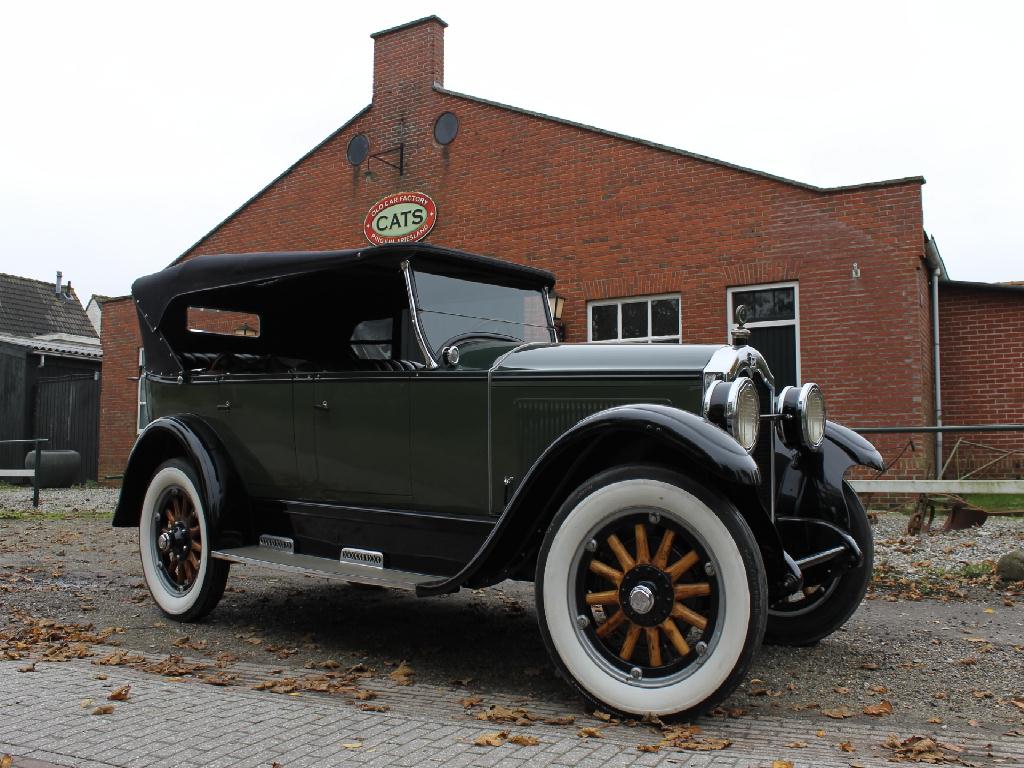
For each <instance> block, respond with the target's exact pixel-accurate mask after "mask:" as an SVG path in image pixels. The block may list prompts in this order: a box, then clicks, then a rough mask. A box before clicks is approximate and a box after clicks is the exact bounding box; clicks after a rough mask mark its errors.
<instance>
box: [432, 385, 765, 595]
mask: <svg viewBox="0 0 1024 768" xmlns="http://www.w3.org/2000/svg"><path fill="white" fill-rule="evenodd" d="M636 463H643V464H657V465H661V466H665V467H668V468H671V469H674V470H676V471H680V472H683V473H684V474H687V475H689V476H691V477H693V478H694V479H695V480H697V481H698V482H702V483H704V484H706V485H708V486H710V487H711V488H713V489H714V490H717V491H718V492H720V493H722V494H723V495H725V496H727V497H729V498H730V500H732V501H733V503H735V504H736V506H737V507H738V508H739V509H740V510H741V512H742V513H743V515H744V517H745V518H747V522H748V523H749V524H750V527H751V529H752V530H753V531H754V534H755V536H756V537H757V539H758V541H759V542H761V543H763V547H764V549H763V554H764V556H765V562H766V567H767V568H768V569H769V571H770V573H769V579H770V580H771V578H772V573H774V572H777V571H780V569H784V568H785V565H784V563H783V562H782V547H781V545H780V544H779V539H778V535H777V533H776V532H775V528H774V526H773V525H772V524H771V521H770V519H769V518H768V515H767V514H766V513H765V512H764V510H763V508H762V507H761V505H760V502H759V501H758V500H757V495H756V487H757V485H758V484H759V482H760V479H761V476H760V472H759V471H758V468H757V464H756V462H755V461H754V460H753V458H751V456H750V455H749V454H748V453H747V452H746V451H744V450H743V449H742V448H741V447H740V445H739V444H738V443H737V442H736V441H735V440H734V439H733V438H732V437H731V436H730V435H728V434H727V433H725V432H724V431H723V430H721V429H719V428H718V427H716V426H714V425H713V424H711V423H709V422H707V421H705V420H704V419H702V418H700V417H699V416H696V415H694V414H692V413H688V412H686V411H681V410H679V409H677V408H671V407H668V406H661V405H624V406H618V407H616V408H610V409H608V410H605V411H601V412H599V413H596V414H593V415H592V416H589V417H588V418H586V419H584V420H583V421H581V422H579V423H578V424H576V425H575V426H574V427H572V428H571V429H569V430H568V431H567V432H565V433H564V434H563V435H561V436H560V437H559V438H558V439H557V440H555V441H554V443H552V444H551V445H550V446H549V447H548V448H547V449H546V450H545V451H544V453H543V454H541V456H540V458H538V459H537V460H536V462H534V464H533V466H532V467H531V468H530V470H529V472H528V473H527V474H526V476H525V477H524V478H523V481H522V482H521V483H520V484H519V486H518V487H517V488H516V492H515V494H514V495H513V497H512V499H511V500H510V501H509V503H508V504H507V505H506V507H505V511H504V512H503V513H502V515H501V517H500V518H499V519H498V522H497V524H496V525H495V526H494V529H493V530H492V532H491V534H490V536H488V538H487V540H486V541H485V542H484V544H483V546H482V547H481V548H480V551H479V552H478V553H477V554H476V555H475V556H474V558H473V559H472V560H471V561H470V562H469V563H467V564H466V565H465V566H464V567H463V569H462V570H461V571H459V573H457V574H456V575H455V576H452V577H451V578H449V579H445V580H443V581H437V582H432V583H429V584H425V585H421V586H420V587H419V588H418V589H417V592H418V594H420V595H434V594H443V593H445V592H454V591H456V590H458V589H459V587H461V586H483V585H487V584H493V583H496V582H497V581H500V580H502V579H503V578H506V577H509V576H514V577H520V578H532V576H533V571H532V567H533V563H534V561H535V559H536V555H537V552H538V550H539V548H540V544H541V541H542V539H543V537H544V533H545V531H546V530H547V527H548V524H549V523H550V521H551V519H552V518H553V517H554V515H555V513H556V512H557V511H558V508H559V507H560V506H561V504H562V502H563V501H564V500H565V499H566V497H567V496H568V495H569V494H570V493H572V491H573V490H575V489H576V488H577V487H578V486H579V485H580V484H581V483H583V482H584V481H585V480H586V479H587V478H590V477H593V476H594V475H596V474H597V473H598V472H601V471H603V470H605V469H608V468H610V467H613V466H620V465H623V464H636ZM769 560H770V561H771V562H770V563H769Z"/></svg>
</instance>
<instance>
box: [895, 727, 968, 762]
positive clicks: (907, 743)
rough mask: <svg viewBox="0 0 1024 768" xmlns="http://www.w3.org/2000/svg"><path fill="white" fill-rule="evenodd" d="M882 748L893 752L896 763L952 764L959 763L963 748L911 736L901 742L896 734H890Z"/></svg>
mask: <svg viewBox="0 0 1024 768" xmlns="http://www.w3.org/2000/svg"><path fill="white" fill-rule="evenodd" d="M882 746H883V747H886V748H887V749H891V750H892V751H893V758H892V759H893V760H894V761H895V762H912V763H931V764H935V763H950V762H959V757H958V754H959V753H960V752H962V751H963V747H959V746H956V745H953V744H943V743H941V742H937V741H935V740H934V739H930V738H928V737H926V736H910V737H909V738H906V739H903V740H900V738H899V736H897V735H896V734H890V735H889V737H888V738H887V739H886V740H885V741H883V742H882Z"/></svg>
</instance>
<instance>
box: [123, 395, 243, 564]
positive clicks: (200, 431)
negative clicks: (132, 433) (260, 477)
mask: <svg viewBox="0 0 1024 768" xmlns="http://www.w3.org/2000/svg"><path fill="white" fill-rule="evenodd" d="M173 458H181V459H185V460H187V461H188V462H190V463H191V464H192V466H193V467H195V469H196V473H197V474H198V476H199V485H200V488H199V492H200V493H201V494H202V496H203V500H204V502H205V506H206V513H207V520H208V521H209V523H210V524H211V525H212V528H213V531H214V543H215V544H216V543H217V536H218V534H219V532H220V531H221V530H222V529H223V527H224V524H225V522H226V521H227V517H228V514H229V510H230V508H229V506H228V501H229V499H230V500H231V503H232V504H234V505H235V507H236V508H237V505H238V504H239V503H240V502H242V500H243V499H244V496H243V495H242V494H241V493H240V492H239V487H238V482H237V475H236V474H235V472H234V470H233V468H232V467H231V465H230V463H229V462H228V460H227V458H226V453H225V451H224V449H223V446H222V445H221V442H220V440H219V439H218V438H217V436H216V434H214V432H213V430H211V429H210V427H209V426H207V424H206V423H205V422H203V421H202V420H201V419H200V418H199V417H196V416H191V415H188V414H186V415H180V416H165V417H163V418H159V419H157V420H156V421H153V422H151V423H150V424H149V425H148V426H147V427H146V429H145V430H143V432H142V434H141V435H139V438H138V440H136V441H135V446H134V447H133V448H132V452H131V455H130V456H129V457H128V466H127V467H126V468H125V472H124V480H123V482H122V483H121V495H120V497H119V498H118V501H117V507H116V508H115V510H114V520H113V524H114V526H115V527H122V528H124V527H133V526H137V525H138V524H139V517H140V515H141V513H142V502H143V500H144V499H145V496H146V489H147V488H148V486H149V481H150V479H151V478H152V477H153V473H154V472H155V471H156V469H157V467H159V466H160V465H161V464H162V463H164V462H165V461H167V460H168V459H173Z"/></svg>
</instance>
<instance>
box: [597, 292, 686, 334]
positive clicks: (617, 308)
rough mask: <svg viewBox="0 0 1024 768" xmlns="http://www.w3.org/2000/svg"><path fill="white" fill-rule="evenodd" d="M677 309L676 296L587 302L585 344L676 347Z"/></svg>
mask: <svg viewBox="0 0 1024 768" xmlns="http://www.w3.org/2000/svg"><path fill="white" fill-rule="evenodd" d="M681 306H682V301H681V300H680V296H679V294H678V293H666V294H661V295H659V296H630V297H628V298H622V299H603V300H601V301H590V302H587V341H623V342H639V343H646V344H678V343H679V341H680V338H681V337H682V330H681V329H682V320H681V315H680V307H681Z"/></svg>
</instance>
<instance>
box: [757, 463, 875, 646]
mask: <svg viewBox="0 0 1024 768" xmlns="http://www.w3.org/2000/svg"><path fill="white" fill-rule="evenodd" d="M843 497H844V498H845V499H846V509H847V511H848V512H849V515H850V529H849V533H850V535H851V536H852V537H853V539H854V541H856V542H857V546H859V547H860V551H861V554H862V555H863V558H862V560H861V563H860V565H858V566H856V567H855V568H851V569H849V570H848V571H844V572H843V573H840V574H839V575H838V576H833V577H832V578H830V579H827V580H826V581H824V582H822V583H819V584H806V585H804V588H803V589H802V590H801V591H799V592H796V593H794V594H792V595H789V596H787V597H785V598H783V599H782V600H780V601H779V602H778V603H775V604H774V605H772V606H771V607H770V608H769V609H768V628H767V631H766V634H765V639H766V640H767V642H769V643H775V644H777V645H794V646H801V645H813V644H814V643H816V642H818V641H819V640H821V639H822V638H824V637H828V636H829V635H831V634H832V633H833V632H835V631H836V630H837V629H839V628H840V627H841V626H843V624H845V623H846V622H847V621H848V620H849V618H850V617H851V616H852V615H853V613H854V611H856V610H857V607H858V606H859V605H860V603H861V600H863V599H864V594H865V593H866V592H867V589H868V583H869V582H870V581H871V573H872V569H873V567H874V562H875V546H874V540H873V538H872V535H871V521H870V520H868V513H867V512H866V511H865V509H864V505H863V504H862V503H861V501H860V498H859V497H858V496H857V492H856V491H854V490H853V488H851V487H850V484H849V483H847V482H845V481H844V482H843Z"/></svg>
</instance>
